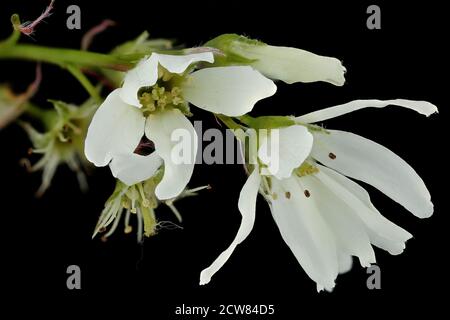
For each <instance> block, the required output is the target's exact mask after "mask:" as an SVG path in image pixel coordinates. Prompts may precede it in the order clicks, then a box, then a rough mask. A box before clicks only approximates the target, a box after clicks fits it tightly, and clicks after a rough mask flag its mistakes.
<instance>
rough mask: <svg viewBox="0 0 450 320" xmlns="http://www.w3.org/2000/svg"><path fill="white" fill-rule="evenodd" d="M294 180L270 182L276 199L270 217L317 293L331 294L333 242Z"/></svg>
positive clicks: (335, 271) (311, 202)
mask: <svg viewBox="0 0 450 320" xmlns="http://www.w3.org/2000/svg"><path fill="white" fill-rule="evenodd" d="M296 179H297V178H295V177H291V178H288V179H284V180H281V181H280V180H277V179H275V178H274V179H272V188H273V189H272V190H273V192H275V193H276V195H277V196H276V200H272V206H271V209H272V215H273V217H274V219H275V222H276V223H277V225H278V228H279V229H280V233H281V236H282V237H283V239H284V241H285V242H286V244H287V245H288V246H289V248H290V249H291V251H292V252H293V253H294V255H295V257H296V258H297V260H298V262H299V263H300V265H301V266H302V268H303V269H304V270H305V272H306V273H307V274H308V276H309V277H310V278H311V279H312V280H314V281H315V282H316V283H317V285H318V289H321V288H325V289H327V290H332V289H333V287H334V280H335V279H336V277H337V275H338V257H337V250H336V246H335V239H334V236H333V234H332V232H331V230H330V229H329V227H328V226H327V224H326V222H325V221H324V220H323V218H322V216H321V215H320V213H319V211H318V209H317V207H316V204H315V201H314V200H313V199H312V198H311V197H310V198H307V197H306V196H305V194H304V192H305V189H304V187H303V186H302V185H301V184H299V183H298V181H296ZM286 193H288V195H289V196H286Z"/></svg>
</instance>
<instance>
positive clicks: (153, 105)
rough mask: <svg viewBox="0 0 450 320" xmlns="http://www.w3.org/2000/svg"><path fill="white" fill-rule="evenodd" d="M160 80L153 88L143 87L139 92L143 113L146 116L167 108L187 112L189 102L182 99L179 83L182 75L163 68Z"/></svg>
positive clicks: (161, 68)
mask: <svg viewBox="0 0 450 320" xmlns="http://www.w3.org/2000/svg"><path fill="white" fill-rule="evenodd" d="M158 70H159V74H158V80H157V82H156V83H155V85H153V86H151V87H142V88H141V89H140V90H139V93H138V97H139V102H140V103H141V104H142V112H143V113H144V115H145V116H148V115H150V114H152V113H155V112H158V111H164V109H166V108H178V109H180V110H181V111H182V112H183V113H185V112H186V110H187V108H188V106H187V102H186V101H185V100H184V99H183V97H182V92H181V89H180V87H179V86H178V83H180V79H181V78H182V76H181V75H178V74H173V73H170V72H168V71H167V70H166V69H164V68H163V67H161V66H160V67H159V69H158Z"/></svg>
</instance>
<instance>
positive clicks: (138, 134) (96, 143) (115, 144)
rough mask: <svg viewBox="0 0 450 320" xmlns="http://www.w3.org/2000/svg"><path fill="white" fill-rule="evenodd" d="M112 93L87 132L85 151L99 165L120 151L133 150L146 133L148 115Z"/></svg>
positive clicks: (89, 158)
mask: <svg viewBox="0 0 450 320" xmlns="http://www.w3.org/2000/svg"><path fill="white" fill-rule="evenodd" d="M118 94H119V89H116V90H114V91H113V92H111V93H110V94H109V95H108V97H106V99H105V101H104V102H103V103H102V105H101V106H100V107H99V108H98V110H97V112H96V113H95V115H94V117H93V118H92V121H91V124H90V125H89V129H88V132H87V137H86V141H85V149H84V152H85V154H86V158H87V159H88V160H89V161H91V162H92V163H94V164H95V165H96V166H97V167H102V166H106V165H107V164H108V163H109V162H110V161H111V159H112V157H113V155H114V154H117V153H130V154H131V153H133V151H134V150H135V149H136V146H137V145H138V144H139V141H140V140H141V138H142V136H143V134H144V125H145V118H144V116H143V115H142V112H141V111H140V110H139V109H136V108H134V107H132V106H130V105H127V104H125V103H124V102H123V101H122V100H121V99H120V98H119V95H118Z"/></svg>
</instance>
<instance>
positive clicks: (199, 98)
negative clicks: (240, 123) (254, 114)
mask: <svg viewBox="0 0 450 320" xmlns="http://www.w3.org/2000/svg"><path fill="white" fill-rule="evenodd" d="M182 90H183V96H184V98H185V99H186V100H187V101H189V102H191V103H192V104H194V105H196V106H197V107H199V108H202V109H205V110H207V111H210V112H214V113H221V114H225V115H227V116H233V117H235V116H241V115H243V114H246V113H248V112H250V111H251V110H252V109H253V106H254V105H255V103H256V102H258V101H259V100H261V99H264V98H267V97H270V96H272V95H273V94H274V93H275V92H276V90H277V87H276V86H275V84H274V83H273V81H272V80H269V79H267V78H266V77H264V76H263V75H262V74H260V73H259V72H258V71H256V70H254V69H252V68H251V67H248V66H234V67H217V68H206V69H202V70H198V71H196V72H194V73H192V74H191V75H190V76H189V78H188V79H187V80H186V81H185V82H184V84H183V86H182Z"/></svg>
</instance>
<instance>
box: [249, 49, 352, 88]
mask: <svg viewBox="0 0 450 320" xmlns="http://www.w3.org/2000/svg"><path fill="white" fill-rule="evenodd" d="M246 53H247V54H246V58H250V59H255V60H256V61H255V62H253V63H252V66H253V67H254V68H256V69H257V70H258V71H260V72H261V73H262V74H264V75H266V76H267V77H269V78H271V79H279V80H282V81H284V82H286V83H289V84H290V83H295V82H315V81H325V82H329V83H331V84H334V85H336V86H342V85H344V83H345V78H344V74H345V71H346V69H345V68H344V66H343V65H342V63H341V61H339V60H338V59H336V58H332V57H325V56H319V55H317V54H314V53H312V52H308V51H305V50H302V49H297V48H289V47H276V46H269V45H258V46H252V47H251V48H249V49H248V50H247V51H246Z"/></svg>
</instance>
